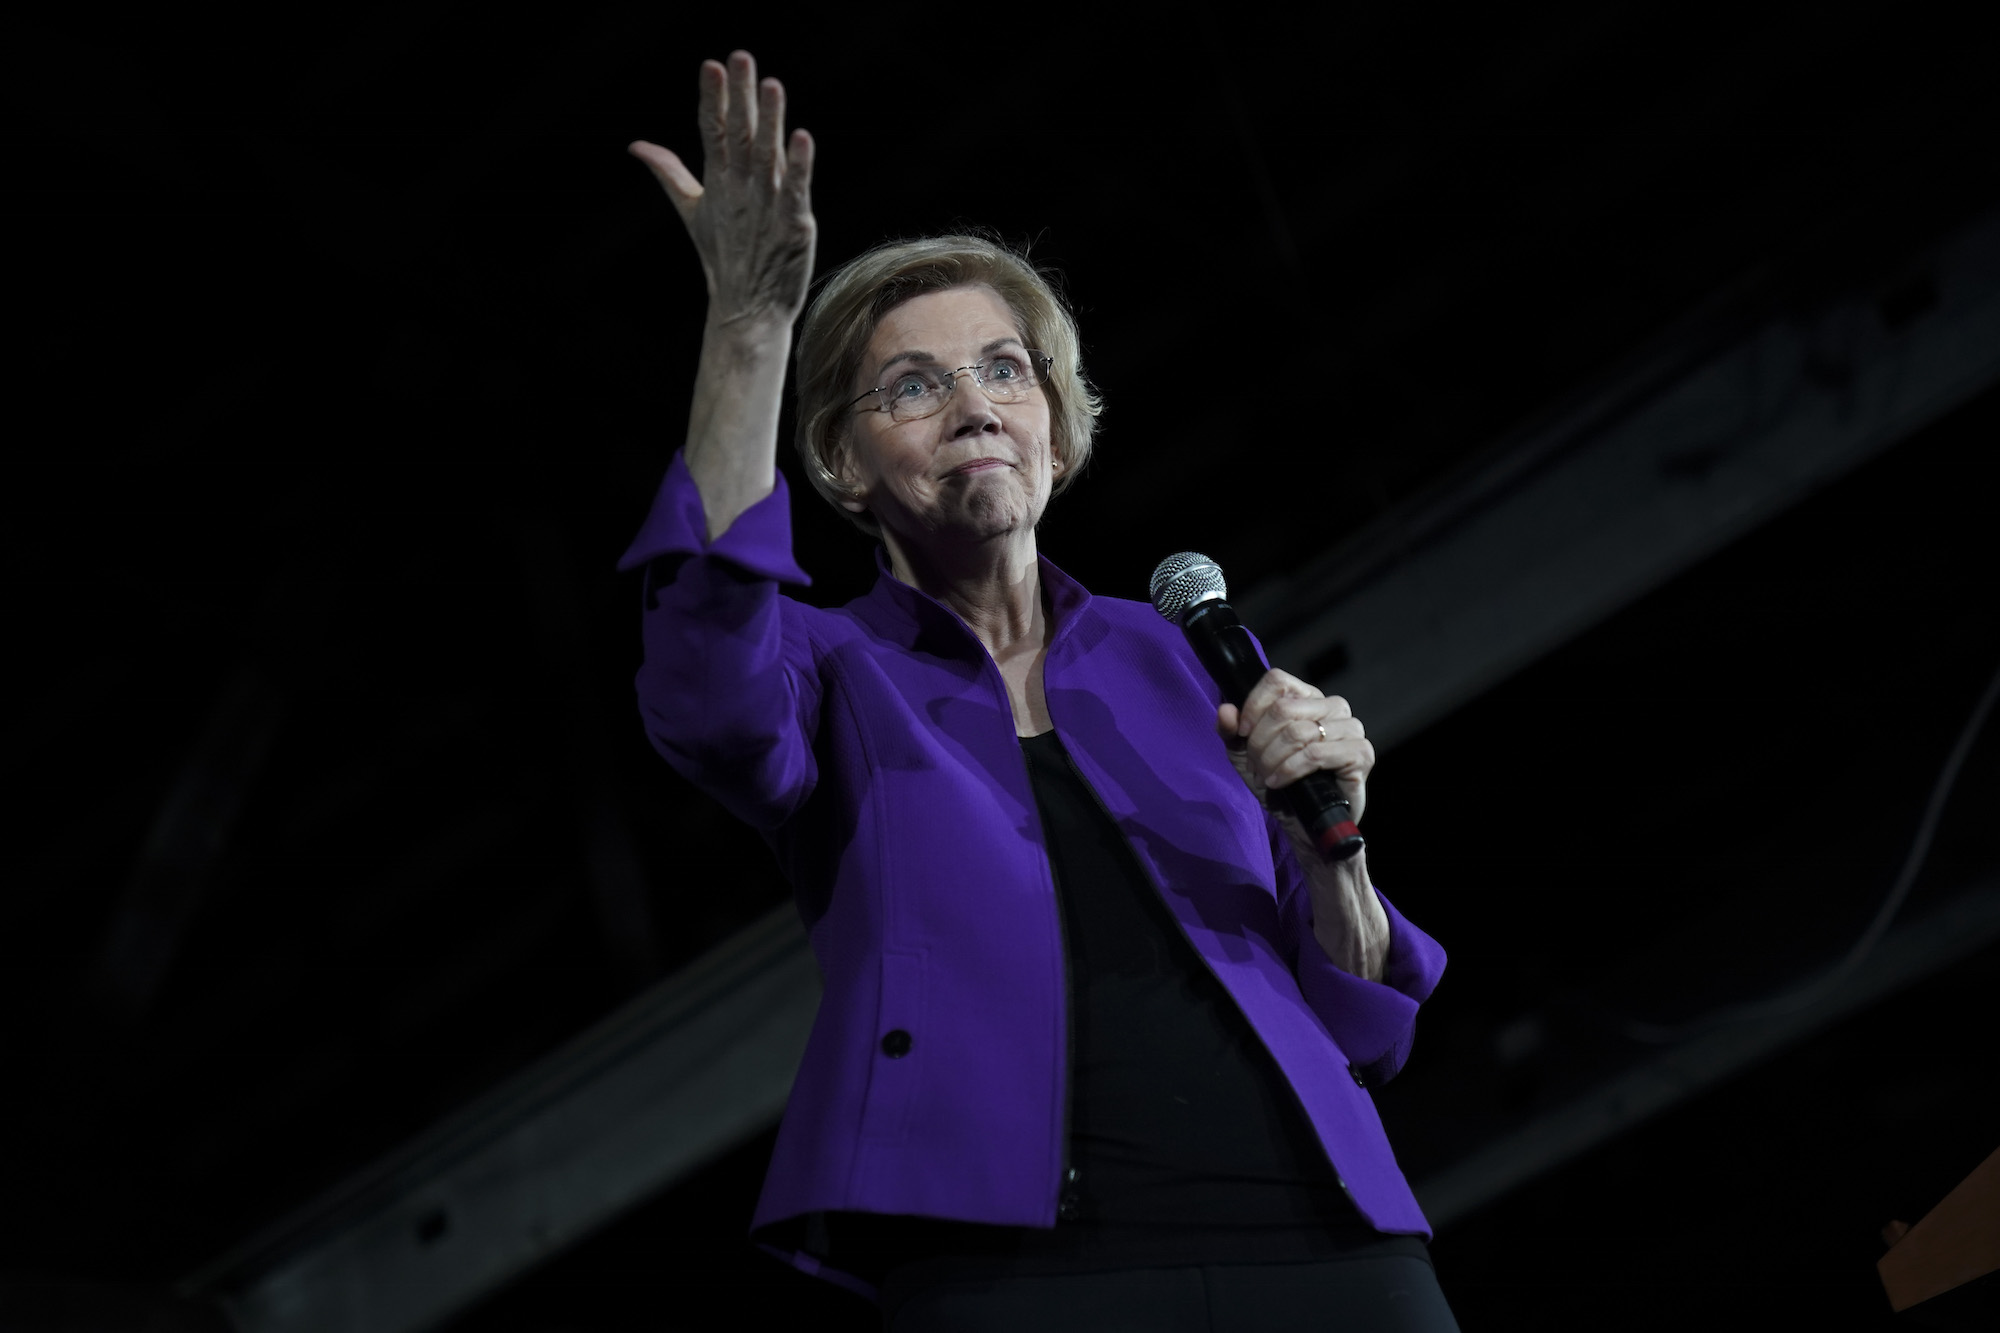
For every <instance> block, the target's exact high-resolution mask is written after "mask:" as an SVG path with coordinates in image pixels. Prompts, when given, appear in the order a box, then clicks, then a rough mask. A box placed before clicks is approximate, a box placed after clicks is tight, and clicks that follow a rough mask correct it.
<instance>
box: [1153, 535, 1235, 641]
mask: <svg viewBox="0 0 2000 1333" xmlns="http://www.w3.org/2000/svg"><path fill="white" fill-rule="evenodd" d="M1151 591H1152V596H1153V609H1154V610H1155V611H1158V612H1159V613H1160V614H1161V615H1163V616H1165V617H1166V618H1167V619H1168V620H1171V621H1173V622H1174V623H1175V624H1176V625H1178V624H1180V621H1181V617H1182V616H1184V615H1186V614H1187V613H1188V609H1189V608H1190V607H1192V606H1194V605H1195V604H1196V603H1197V602H1205V601H1207V600H1209V599H1210V598H1211V597H1226V596H1228V595H1229V585H1228V584H1226V583H1224V582H1223V581H1222V566H1221V565H1218V564H1216V563H1215V562H1214V561H1213V560H1210V559H1209V558H1208V557H1207V556H1205V555H1203V554H1201V553H1200V552H1199V551H1182V552H1180V553H1179V554H1177V555H1170V556H1168V557H1167V558H1166V559H1165V560H1162V561H1161V562H1160V564H1159V567H1158V568H1156V569H1155V570H1154V571H1153V581H1152V584H1151Z"/></svg>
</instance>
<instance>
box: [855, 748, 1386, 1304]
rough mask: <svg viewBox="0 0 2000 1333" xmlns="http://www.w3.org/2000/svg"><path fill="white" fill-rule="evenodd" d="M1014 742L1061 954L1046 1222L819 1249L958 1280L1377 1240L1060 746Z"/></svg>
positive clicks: (864, 1239)
mask: <svg viewBox="0 0 2000 1333" xmlns="http://www.w3.org/2000/svg"><path fill="white" fill-rule="evenodd" d="M1021 749H1022V751H1023V753H1024V754H1025V756H1026V758H1027V763H1028V773H1029V777H1030V779H1031V781H1032V784H1033V787H1034V792H1035V800H1036V803H1037V805H1038V806H1039V807H1040V809H1041V816H1042V829H1043V833H1044V835H1045V838H1046V841H1047V844H1048V848H1049V860H1050V863H1051V867H1052V869H1053V870H1054V873H1055V882H1056V893H1057V897H1058V898H1059V899H1060V901H1061V904H1062V916H1063V928H1064V933H1065V944H1066V947H1067V952H1068V964H1069V1005H1070V1091H1069V1127H1070V1133H1069V1169H1068V1172H1067V1174H1066V1180H1065V1185H1064V1189H1063V1192H1062V1194H1061V1196H1060V1197H1061V1206H1060V1208H1059V1211H1058V1219H1059V1220H1058V1221H1057V1224H1056V1226H1055V1228H1054V1229H1053V1230H1052V1231H1043V1230H1040V1229H1035V1228H1014V1227H991V1226H977V1225H973V1224H968V1223H951V1222H939V1221H935V1220H930V1219H923V1218H891V1217H877V1216H872V1215H867V1214H855V1213H849V1214H836V1215H833V1216H830V1217H829V1218H828V1219H827V1227H828V1234H827V1237H826V1240H827V1242H828V1250H829V1251H830V1252H828V1253H827V1258H828V1260H829V1261H830V1262H831V1263H832V1264H833V1265H834V1266H835V1267H839V1268H843V1269H846V1270H848V1271H850V1272H854V1273H857V1274H859V1275H861V1276H864V1277H867V1278H870V1279H871V1280H878V1281H879V1280H881V1279H882V1277H883V1276H884V1275H885V1274H887V1273H888V1272H889V1271H891V1270H894V1269H898V1268H904V1267H906V1266H908V1267H915V1268H920V1269H922V1270H924V1271H925V1272H927V1273H931V1274H934V1275H936V1274H939V1273H941V1271H942V1270H943V1269H950V1270H952V1274H951V1275H952V1276H960V1275H962V1274H963V1275H969V1274H970V1273H971V1272H975V1271H976V1272H977V1273H978V1274H980V1275H986V1274H994V1273H996V1272H1001V1273H1028V1272H1063V1271H1077V1270H1082V1269H1089V1268H1104V1267H1158V1266H1165V1265H1170V1264H1199V1263H1240V1262H1303V1261H1308V1260H1313V1259H1322V1258H1331V1257H1338V1256H1340V1255H1343V1254H1348V1253H1352V1252H1353V1251H1354V1250H1355V1249H1356V1248H1358V1247H1363V1246H1374V1245H1377V1244H1379V1243H1382V1242H1383V1241H1384V1239H1385V1238H1384V1237H1382V1236H1381V1235H1380V1234H1379V1233H1378V1232H1376V1231H1375V1230H1374V1229H1373V1228H1371V1227H1370V1226H1369V1225H1368V1223H1367V1222H1366V1220H1365V1219H1363V1218H1362V1216H1361V1215H1360V1213H1359V1212H1357V1211H1356V1210H1355V1207H1354V1205H1353V1203H1352V1202H1351V1201H1350V1200H1349V1199H1348V1197H1347V1194H1346V1191H1345V1190H1343V1189H1342V1187H1341V1185H1340V1181H1339V1180H1338V1178H1337V1177H1336V1176H1335V1175H1334V1172H1333V1168H1332V1166H1331V1165H1330V1164H1329V1163H1328V1161H1327V1158H1326V1154H1325V1152H1324V1151H1323V1150H1322V1149H1321V1148H1320V1145H1319V1141H1318V1138H1317V1136H1316V1135H1315V1133H1314V1131H1313V1129H1312V1126H1311V1124H1310V1123H1309V1122H1308V1121H1307V1120H1306V1117H1305V1112H1304V1111H1303V1110H1302V1109H1300V1107H1299V1104H1298V1101H1297V1098H1296V1097H1295V1095H1294V1094H1293V1092H1292V1089H1291V1085H1290V1084H1289V1083H1288V1082H1287V1081H1286V1079H1285V1077H1284V1075H1283V1074H1282V1073H1280V1072H1279V1070H1278V1067H1277V1065H1276V1063H1275V1062H1274V1061H1273V1060H1272V1059H1271V1056H1270V1054H1269V1052H1267V1051H1266V1050H1265V1049H1264V1045H1263V1043H1262V1041H1260V1040H1259V1039H1258V1037H1257V1035H1256V1033H1255V1032H1254V1031H1253V1030H1252V1029H1251V1027H1250V1024H1249V1021H1248V1020H1247V1019H1245V1018H1244V1017H1243V1013H1242V1011H1241V1010H1240V1009H1238V1008H1237V1006H1236V1002H1235V1001H1234V1000H1232V999H1231V998H1230V997H1229V994H1228V992H1227V991H1225V990H1224V989H1223V988H1222V984H1221V983H1220V982H1219V981H1217V980H1216V979H1215V977H1214V975H1213V974H1212V973H1211V972H1210V971H1209V970H1208V967H1207V965H1206V964H1205V963H1203V962H1202V960H1201V957H1200V955H1198V954H1197V953H1196V952H1195V951H1194V947H1193V946H1192V945H1191V944H1189V943H1188V941H1187V937H1186V936H1185V935H1184V934H1183V933H1182V931H1181V928H1180V924H1179V923H1178V922H1177V921H1175V919H1174V917H1173V915H1172V914H1171V913H1170V912H1169V911H1168V910H1167V907H1166V904H1165V903H1164V902H1163V901H1162V900H1161V898H1160V894H1159V891H1158V890H1157V889H1156V888H1155V887H1154V886H1153V884H1152V882H1151V880H1150V879H1148V877H1147V875H1146V872H1145V870H1144V869H1143V868H1142V867H1141V866H1140V864H1139V861H1138V858H1137V857H1136V856H1134V855H1133V852H1132V848H1131V846H1130V844H1128V843H1127V842H1126V840H1125V836H1124V834H1122V833H1121V832H1120V831H1119V829H1118V826H1117V825H1116V824H1115V823H1113V822H1112V819H1111V816H1110V815H1109V814H1107V813H1106V812H1105V809H1104V807H1103V805H1102V804H1101V803H1100V802H1099V801H1098V799H1097V795H1096V793H1095V792H1093V791H1092V790H1091V788H1090V786H1089V784H1088V783H1086V782H1085V781H1084V780H1083V776H1082V774H1081V773H1080V772H1078V770H1077V768H1076V765H1075V764H1074V763H1073V762H1072V761H1071V759H1070V757H1069V754H1068V752H1067V751H1065V750H1064V749H1063V746H1062V742H1061V741H1060V740H1058V739H1057V738H1056V734H1055V733H1054V732H1053V731H1050V732H1045V733H1043V734H1042V735H1040V736H1035V737H1030V738H1028V739H1025V740H1023V741H1022V742H1021ZM1409 1243H1410V1244H1414V1245H1418V1246H1420V1245H1421V1242H1416V1241H1411V1242H1409ZM1419 1252H1421V1251H1419ZM890 1285H894V1284H893V1283H892V1284H890Z"/></svg>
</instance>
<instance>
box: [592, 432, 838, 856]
mask: <svg viewBox="0 0 2000 1333" xmlns="http://www.w3.org/2000/svg"><path fill="white" fill-rule="evenodd" d="M618 567H619V568H620V569H621V570H629V569H640V568H643V569H644V570H645V571H646V584H645V597H644V602H643V611H642V618H641V629H642V637H643V641H644V657H643V660H642V661H641V664H640V667H639V675H638V692H639V713H640V716H641V718H642V720H643V721H644V723H645V728H646V736H647V738H648V739H649V740H651V741H652V743H653V748H654V749H656V750H658V751H659V752H660V754H661V755H662V756H664V757H665V759H666V761H667V762H668V763H669V764H671V765H673V767H674V769H675V770H676V771H678V772H679V773H680V774H681V775H682V776H684V777H686V778H687V779H688V780H689V781H691V782H693V783H694V784H695V785H697V786H699V787H701V788H702V789H703V790H705V791H707V792H708V793H709V794H710V795H712V796H714V797H715V798H716V799H717V800H719V801H721V802H722V804H723V805H724V806H725V807H727V808H728V809H729V811H730V813H732V814H734V815H735V816H736V817H737V818H739V819H741V820H743V821H744V822H745V823H748V824H750V825H751V826H752V827H754V828H757V829H759V830H761V831H764V832H769V831H771V830H773V829H775V828H776V827H777V826H778V825H780V824H782V823H783V822H784V821H785V820H786V819H787V818H789V817H790V816H791V814H792V813H793V812H794V811H796V810H797V809H798V808H799V806H800V805H801V804H802V803H803V802H804V801H805V799H806V797H807V796H808V795H810V794H811V792H812V789H813V785H814V783H815V781H816V780H817V777H818V770H817V766H816V764H815V761H814V758H813V749H812V736H813V734H814V733H815V732H816V731H817V729H818V725H819V708H820V677H819V672H818V671H817V669H816V666H815V658H816V654H815V652H814V650H813V645H812V643H811V640H810V636H809V634H808V632H807V628H806V625H805V623H804V620H805V618H804V617H803V616H801V615H799V614H798V612H799V610H800V609H801V608H799V607H798V605H797V603H794V602H792V601H791V599H789V598H787V597H785V596H783V595H782V594H781V593H780V591H779V585H780V584H782V583H793V584H801V585H803V584H809V583H811V582H812V580H811V579H809V578H808V577H807V576H806V574H805V572H804V571H803V570H801V569H800V568H799V567H798V564H797V563H796V562H795V560H794V559H793V556H792V525H791V503H790V497H789V495H788V494H787V491H786V487H785V478H784V474H783V473H779V474H778V477H777V485H776V487H775V488H774V489H773V490H772V492H771V494H770V495H767V496H765V497H764V498H763V499H762V500H760V501H758V502H757V503H756V504H754V505H752V506H751V507H750V508H748V509H746V510H745V511H743V513H742V514H741V515H739V516H738V517H737V519H736V521H735V522H734V523H732V524H730V525H729V528H728V530H727V531H725V532H724V533H723V534H722V535H721V536H719V537H717V538H716V539H715V540H714V541H712V542H711V541H710V540H709V539H708V520H707V516H706V514H705V513H704V512H703V510H702V504H701V492H700V491H699V490H697V489H696V487H695V484H694V478H693V477H692V476H691V475H690V474H689V473H688V470H687V464H686V462H685V461H684V460H683V459H682V457H681V455H680V454H679V453H676V454H675V455H674V458H673V462H672V463H671V464H670V465H669V466H668V468H667V476H666V480H665V481H664V482H662V483H661V485H660V491H659V494H658V496H657V497H656V498H655V499H654V501H653V508H652V511H651V512H650V513H649V514H647V516H646V521H645V523H644V524H643V525H642V526H641V527H640V529H639V536H638V538H637V539H636V540H635V541H634V542H633V543H632V545H631V547H630V548H629V549H628V550H627V551H626V552H625V555H624V556H623V558H621V559H620V560H619V562H618Z"/></svg>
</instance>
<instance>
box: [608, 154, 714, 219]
mask: <svg viewBox="0 0 2000 1333" xmlns="http://www.w3.org/2000/svg"><path fill="white" fill-rule="evenodd" d="M625 151H626V152H628V153H630V154H631V155H632V156H634V157H636V158H638V159H639V160H640V161H641V162H644V163H645V164H646V168H647V170H649V171H651V172H652V173H653V179H655V180H657V181H659V183H660V188H662V189H664V190H665V191H666V192H667V198H669V199H671V200H673V201H674V207H675V208H676V209H677V210H679V212H680V215H681V217H682V218H686V217H687V215H688V214H689V213H690V212H691V211H692V210H693V209H694V206H695V205H696V204H697V203H698V202H700V200H701V196H702V193H703V191H702V186H701V182H700V181H698V180H696V179H695V178H694V173H693V172H692V171H689V170H688V169H687V164H686V163H684V162H682V161H681V159H680V155H679V154H677V153H675V152H674V151H673V150H672V149H670V148H662V147H660V146H659V145H658V144H655V143H647V142H646V141H645V140H644V139H640V140H637V141H636V142H633V143H630V144H627V145H626V146H625Z"/></svg>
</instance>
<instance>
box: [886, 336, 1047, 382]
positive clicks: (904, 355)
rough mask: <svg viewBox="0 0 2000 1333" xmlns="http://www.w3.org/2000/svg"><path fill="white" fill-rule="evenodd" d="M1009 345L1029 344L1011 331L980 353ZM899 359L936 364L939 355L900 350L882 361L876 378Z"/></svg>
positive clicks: (988, 353)
mask: <svg viewBox="0 0 2000 1333" xmlns="http://www.w3.org/2000/svg"><path fill="white" fill-rule="evenodd" d="M1008 346H1013V347H1019V348H1022V349H1024V350H1025V349H1026V347H1027V344H1026V343H1024V342H1022V341H1021V339H1020V338H1019V337H1018V336H1017V335H1015V334H1011V333H1010V334H1008V335H1007V336H1006V337H1004V338H995V339H994V340H993V341H992V342H990V343H987V344H986V346H984V347H982V348H980V349H979V355H980V356H981V357H982V358H984V357H986V356H988V355H990V354H992V353H994V352H997V351H999V350H1000V349H1001V348H1003V347H1008ZM898 361H921V362H925V363H928V364H930V365H936V364H937V357H935V356H934V355H932V354H931V353H929V352H898V353H896V354H895V355H894V356H892V357H888V358H886V359H885V360H884V361H883V362H882V364H881V365H880V366H879V367H877V369H876V371H875V378H876V379H880V378H882V376H884V375H886V374H888V373H889V367H890V366H893V365H895V364H896V363H897V362H898Z"/></svg>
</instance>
